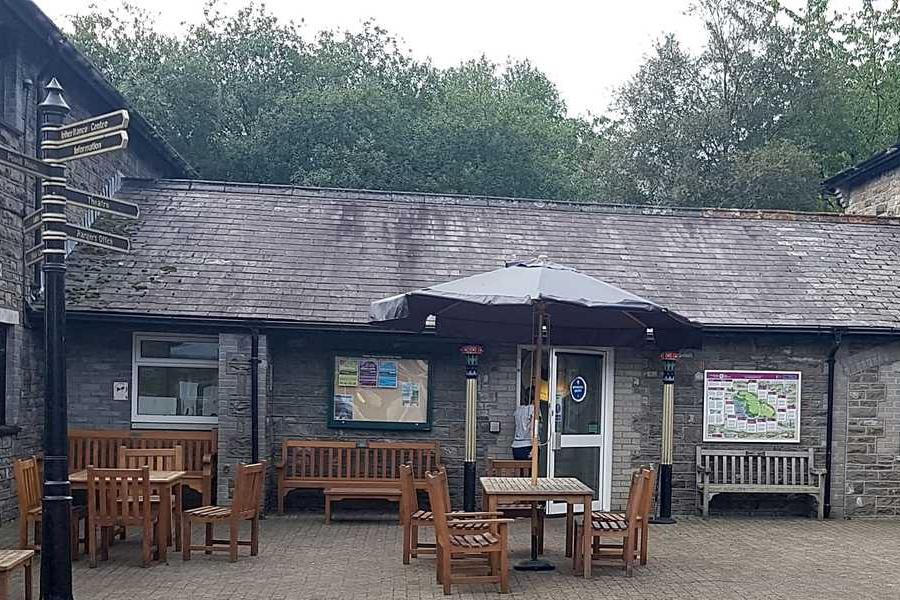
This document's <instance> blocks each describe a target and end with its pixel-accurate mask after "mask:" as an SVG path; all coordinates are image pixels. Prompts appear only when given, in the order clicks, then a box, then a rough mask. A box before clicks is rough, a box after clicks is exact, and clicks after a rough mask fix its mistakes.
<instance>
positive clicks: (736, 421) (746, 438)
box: [703, 371, 800, 442]
mask: <svg viewBox="0 0 900 600" xmlns="http://www.w3.org/2000/svg"><path fill="white" fill-rule="evenodd" d="M704 375H705V376H704V386H703V441H704V442H799V441H800V373H799V372H797V371H706V372H705V374H704Z"/></svg>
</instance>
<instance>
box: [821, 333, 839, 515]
mask: <svg viewBox="0 0 900 600" xmlns="http://www.w3.org/2000/svg"><path fill="white" fill-rule="evenodd" d="M840 347H841V332H840V331H838V330H836V329H835V330H834V342H833V343H832V344H831V350H829V351H828V359H827V363H828V391H827V408H826V416H825V506H824V513H825V518H826V519H827V518H829V517H830V516H831V454H832V452H831V446H832V444H833V442H834V359H835V356H836V355H837V352H838V348H840Z"/></svg>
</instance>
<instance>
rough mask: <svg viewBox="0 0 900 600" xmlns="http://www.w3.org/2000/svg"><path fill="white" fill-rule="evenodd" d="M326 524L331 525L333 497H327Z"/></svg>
mask: <svg viewBox="0 0 900 600" xmlns="http://www.w3.org/2000/svg"><path fill="white" fill-rule="evenodd" d="M325 524H326V525H330V524H331V496H328V495H327V494H326V496H325Z"/></svg>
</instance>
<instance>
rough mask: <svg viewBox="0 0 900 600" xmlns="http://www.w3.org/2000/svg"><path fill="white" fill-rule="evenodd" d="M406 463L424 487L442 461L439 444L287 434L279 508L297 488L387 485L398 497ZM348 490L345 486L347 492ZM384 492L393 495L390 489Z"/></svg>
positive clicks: (418, 484) (418, 486)
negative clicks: (290, 436)
mask: <svg viewBox="0 0 900 600" xmlns="http://www.w3.org/2000/svg"><path fill="white" fill-rule="evenodd" d="M402 464H409V465H410V466H412V469H413V476H414V479H415V485H416V489H420V490H424V489H425V488H426V482H425V474H426V473H428V472H429V471H433V470H435V469H437V468H438V467H439V466H440V464H441V450H440V445H439V444H438V443H437V442H405V441H404V442H400V441H398V442H355V441H354V442H348V441H336V440H285V441H284V443H283V444H282V448H281V461H280V462H279V463H278V464H277V465H276V470H277V473H278V512H279V513H283V512H284V499H285V497H286V496H287V495H288V494H289V493H290V492H291V491H293V490H297V489H321V490H326V489H328V488H332V491H333V490H334V489H335V488H336V489H341V490H348V489H356V490H371V489H373V488H376V489H378V490H384V489H385V488H387V489H388V490H390V491H391V492H393V491H395V492H396V499H397V501H399V499H400V465H402ZM347 493H348V492H343V495H345V496H346V494H347ZM366 493H368V492H366ZM382 494H383V495H391V494H389V493H388V492H382ZM334 496H336V494H332V501H334V499H335V498H334ZM369 497H374V496H369ZM326 510H328V499H327V498H326Z"/></svg>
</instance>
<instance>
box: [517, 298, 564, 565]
mask: <svg viewBox="0 0 900 600" xmlns="http://www.w3.org/2000/svg"><path fill="white" fill-rule="evenodd" d="M535 312H536V315H537V319H536V321H537V334H536V338H535V340H534V356H532V361H531V390H532V399H531V401H532V403H533V406H534V410H533V413H532V418H531V485H533V486H537V480H538V450H539V448H540V446H539V444H538V440H539V437H538V431H539V430H538V417H539V416H540V415H541V363H542V362H543V360H542V359H543V356H542V355H543V353H544V348H543V340H542V335H541V333H542V332H543V329H544V305H543V304H538V305H537V306H536V307H535ZM537 512H538V505H537V503H535V504H532V507H531V558H530V559H529V560H523V561H521V562H519V563H517V564H516V565H515V567H513V568H514V569H516V570H517V571H552V570H553V569H555V568H556V567H555V566H554V565H553V563H551V562H548V561H546V560H543V559H540V558H538V537H539V534H540V527H541V524H540V520H539V519H538V514H537Z"/></svg>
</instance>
